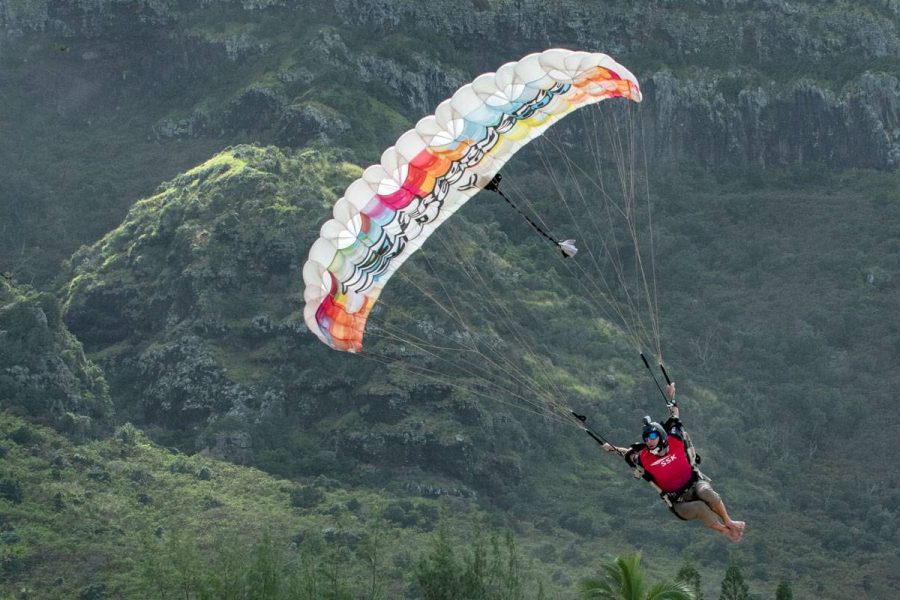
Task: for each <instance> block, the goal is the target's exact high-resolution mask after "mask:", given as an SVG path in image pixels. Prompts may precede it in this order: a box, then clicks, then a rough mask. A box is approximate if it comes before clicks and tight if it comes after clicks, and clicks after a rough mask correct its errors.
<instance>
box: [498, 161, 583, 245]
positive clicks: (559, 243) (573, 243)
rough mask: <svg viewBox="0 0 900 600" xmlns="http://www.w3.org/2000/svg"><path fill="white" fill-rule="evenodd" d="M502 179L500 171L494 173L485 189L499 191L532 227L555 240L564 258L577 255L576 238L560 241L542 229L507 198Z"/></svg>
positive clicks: (549, 238) (551, 240)
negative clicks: (501, 185)
mask: <svg viewBox="0 0 900 600" xmlns="http://www.w3.org/2000/svg"><path fill="white" fill-rule="evenodd" d="M502 180H503V175H501V174H500V173H497V174H496V175H494V177H493V178H492V179H491V180H490V181H488V182H487V183H486V184H484V189H486V190H488V191H489V192H494V193H497V194H499V195H500V197H501V198H503V199H504V200H506V203H507V204H509V205H510V206H512V207H513V210H515V211H516V212H517V213H519V215H520V216H521V217H522V218H523V219H525V220H526V221H527V222H528V224H529V225H531V228H532V229H534V230H535V231H537V232H538V233H539V234H541V235H542V236H544V237H545V238H546V239H547V240H548V241H550V242H553V243H554V244H555V245H556V247H557V248H559V251H560V252H562V255H563V257H564V258H571V257H573V256H575V255H576V254H578V248H576V247H575V240H563V241H559V240H558V239H556V238H555V237H553V236H552V235H550V234H549V233H547V232H546V231H544V230H543V229H541V227H540V226H539V225H538V224H537V223H535V222H534V221H532V220H531V218H529V217H528V215H526V214H525V213H523V212H522V210H521V209H520V208H519V207H518V206H516V205H515V204H513V201H512V200H510V199H509V198H507V197H506V194H504V193H503V191H502V190H501V189H500V182H501V181H502Z"/></svg>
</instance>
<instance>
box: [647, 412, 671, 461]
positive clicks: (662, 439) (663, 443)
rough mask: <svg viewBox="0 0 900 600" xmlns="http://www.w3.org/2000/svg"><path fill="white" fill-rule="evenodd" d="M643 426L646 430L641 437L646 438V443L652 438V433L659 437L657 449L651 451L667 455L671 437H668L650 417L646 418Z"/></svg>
mask: <svg viewBox="0 0 900 600" xmlns="http://www.w3.org/2000/svg"><path fill="white" fill-rule="evenodd" d="M643 424H644V429H643V431H642V432H641V437H642V438H644V441H645V442H646V441H647V440H648V439H649V438H650V434H652V433H655V434H656V435H658V436H659V444H657V445H656V448H654V449H653V450H651V452H653V453H654V454H665V453H666V452H667V451H668V450H669V436H668V435H666V430H665V429H663V426H662V425H660V424H659V423H657V422H656V421H654V420H652V419H651V418H650V417H649V416H646V417H644V420H643Z"/></svg>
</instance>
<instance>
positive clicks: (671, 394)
mask: <svg viewBox="0 0 900 600" xmlns="http://www.w3.org/2000/svg"><path fill="white" fill-rule="evenodd" d="M666 398H668V399H669V414H670V415H672V416H673V417H675V418H676V419H677V418H679V414H678V405H677V404H676V403H675V382H674V381H673V382H671V383H669V384H668V385H667V386H666Z"/></svg>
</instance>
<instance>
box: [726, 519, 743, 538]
mask: <svg viewBox="0 0 900 600" xmlns="http://www.w3.org/2000/svg"><path fill="white" fill-rule="evenodd" d="M725 526H726V527H727V528H728V531H730V532H732V533H734V534H735V535H736V537H737V539H735V540H734V541H735V542H739V541H741V539H742V538H743V537H744V529H745V528H746V527H747V524H746V523H744V522H743V521H729V522H728V523H726V525H725Z"/></svg>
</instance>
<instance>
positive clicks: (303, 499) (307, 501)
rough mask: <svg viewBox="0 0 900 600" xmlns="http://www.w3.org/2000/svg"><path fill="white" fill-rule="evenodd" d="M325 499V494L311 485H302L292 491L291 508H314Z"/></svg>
mask: <svg viewBox="0 0 900 600" xmlns="http://www.w3.org/2000/svg"><path fill="white" fill-rule="evenodd" d="M324 498H325V494H324V493H322V491H321V490H319V489H318V488H316V487H314V486H311V485H302V486H299V487H296V488H294V489H293V490H291V506H296V507H298V508H312V507H313V506H315V505H317V504H318V503H319V502H321V501H322V500H323V499H324Z"/></svg>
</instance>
